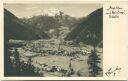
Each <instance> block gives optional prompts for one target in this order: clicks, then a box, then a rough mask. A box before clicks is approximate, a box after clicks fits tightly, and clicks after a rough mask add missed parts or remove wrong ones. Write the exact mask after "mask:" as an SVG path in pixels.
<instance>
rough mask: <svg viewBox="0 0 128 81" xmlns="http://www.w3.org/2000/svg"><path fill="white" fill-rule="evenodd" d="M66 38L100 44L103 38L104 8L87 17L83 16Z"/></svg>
mask: <svg viewBox="0 0 128 81" xmlns="http://www.w3.org/2000/svg"><path fill="white" fill-rule="evenodd" d="M75 26H76V27H75V28H74V29H73V30H72V32H70V33H69V34H68V36H67V37H66V38H65V40H74V41H75V42H76V43H79V42H84V43H86V44H89V45H98V44H99V43H100V42H101V41H102V40H103V9H102V8H100V9H97V10H96V11H94V12H92V13H91V14H89V15H88V16H87V17H83V18H81V19H80V20H79V21H78V22H77V23H76V24H75Z"/></svg>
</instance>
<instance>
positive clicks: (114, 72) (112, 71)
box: [105, 66, 121, 77]
mask: <svg viewBox="0 0 128 81" xmlns="http://www.w3.org/2000/svg"><path fill="white" fill-rule="evenodd" d="M120 71H121V68H120V67H118V66H117V67H116V68H109V69H108V70H107V71H106V72H105V75H106V76H108V77H109V76H116V75H117V74H119V73H120Z"/></svg>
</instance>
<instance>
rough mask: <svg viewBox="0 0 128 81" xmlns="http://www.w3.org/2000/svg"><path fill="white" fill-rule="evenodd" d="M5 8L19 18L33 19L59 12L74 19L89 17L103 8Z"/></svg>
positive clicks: (85, 6) (52, 5)
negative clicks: (34, 16)
mask: <svg viewBox="0 0 128 81" xmlns="http://www.w3.org/2000/svg"><path fill="white" fill-rule="evenodd" d="M4 7H5V8H6V9H7V10H9V11H10V12H12V13H13V14H15V15H16V16H17V17H19V18H22V17H31V16H33V15H41V14H44V13H48V15H51V16H52V15H54V14H55V13H57V12H58V11H63V12H64V13H65V14H68V15H70V16H73V17H83V16H87V15H88V14H89V13H91V12H93V11H94V10H96V9H98V8H101V7H102V5H100V4H5V5H4Z"/></svg>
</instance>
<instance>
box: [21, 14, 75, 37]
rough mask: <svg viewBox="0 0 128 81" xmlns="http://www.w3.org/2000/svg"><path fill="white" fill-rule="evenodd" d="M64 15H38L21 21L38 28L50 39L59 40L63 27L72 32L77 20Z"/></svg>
mask: <svg viewBox="0 0 128 81" xmlns="http://www.w3.org/2000/svg"><path fill="white" fill-rule="evenodd" d="M62 13H63V12H60V13H59V14H55V15H54V16H48V15H36V16H32V17H30V18H21V20H22V21H24V22H25V23H27V24H29V25H32V26H35V27H37V28H38V29H39V30H40V32H41V31H44V32H45V33H47V35H49V36H50V37H57V38H58V37H59V36H60V35H59V33H60V32H61V30H60V29H61V28H62V27H63V28H65V29H69V30H70V31H71V30H72V29H73V24H74V23H75V22H76V18H74V17H71V16H69V15H67V14H64V13H63V14H62ZM62 31H63V30H62Z"/></svg>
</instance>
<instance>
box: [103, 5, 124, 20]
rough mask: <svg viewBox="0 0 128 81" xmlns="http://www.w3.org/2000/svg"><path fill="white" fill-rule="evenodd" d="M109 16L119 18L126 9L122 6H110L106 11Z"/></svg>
mask: <svg viewBox="0 0 128 81" xmlns="http://www.w3.org/2000/svg"><path fill="white" fill-rule="evenodd" d="M105 15H108V16H109V18H119V17H120V16H121V15H125V9H123V8H122V7H120V6H109V7H108V8H107V10H106V12H105Z"/></svg>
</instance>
